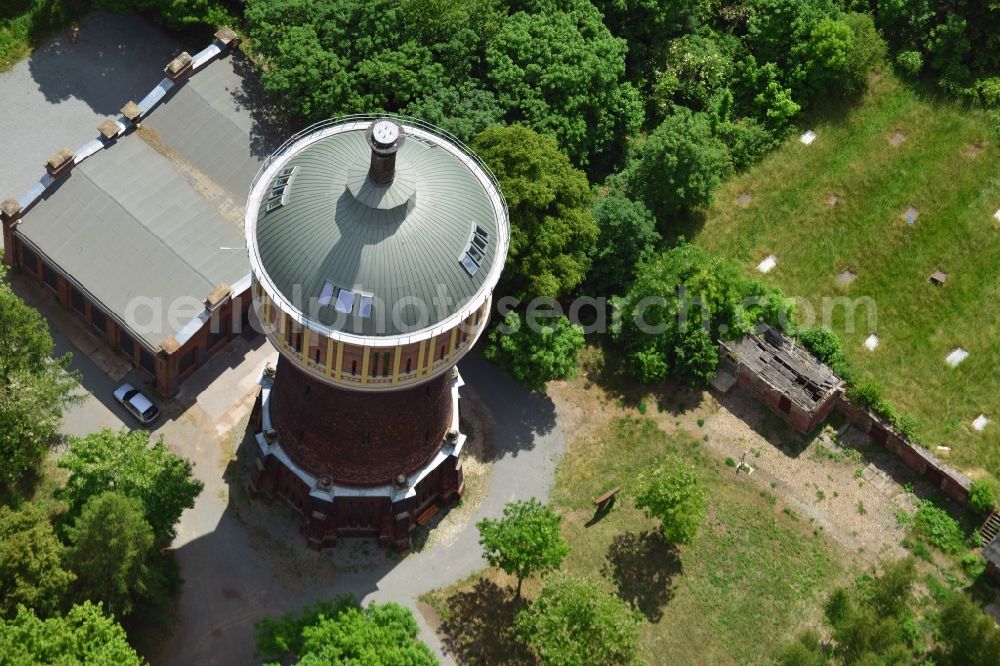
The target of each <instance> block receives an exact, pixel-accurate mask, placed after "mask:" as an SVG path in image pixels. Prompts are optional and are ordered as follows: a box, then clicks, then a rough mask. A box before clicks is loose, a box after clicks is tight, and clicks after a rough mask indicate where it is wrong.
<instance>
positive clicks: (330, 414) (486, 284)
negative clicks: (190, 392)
mask: <svg viewBox="0 0 1000 666" xmlns="http://www.w3.org/2000/svg"><path fill="white" fill-rule="evenodd" d="M246 211H247V212H246V238H247V248H248V250H249V255H250V265H251V270H252V273H253V287H252V288H253V295H254V307H255V310H256V313H257V316H258V318H259V320H260V321H261V323H262V325H263V327H264V330H265V333H266V335H267V337H268V339H269V340H270V341H271V343H272V344H273V345H274V346H275V347H276V348H277V349H278V351H279V352H280V355H279V360H278V365H277V368H276V372H275V373H274V377H273V380H271V381H264V382H263V384H264V388H263V390H262V391H261V396H260V399H259V402H258V407H257V410H256V411H255V415H254V416H255V420H254V423H256V424H258V425H259V433H258V434H257V437H256V439H257V446H258V450H257V452H256V453H257V459H256V469H255V471H254V473H253V475H252V479H251V484H250V485H251V491H252V493H253V494H254V495H255V496H256V495H263V496H265V497H268V498H281V499H283V500H284V501H286V502H287V503H288V504H289V505H290V506H291V507H292V508H293V509H295V510H296V511H297V512H298V513H299V514H300V515H301V516H302V521H303V531H304V533H305V535H306V537H307V538H308V542H309V545H310V546H311V547H315V548H322V547H325V546H332V545H334V544H335V543H336V541H337V539H338V538H340V537H377V538H378V539H379V541H380V543H382V544H384V545H386V546H390V547H396V548H406V547H408V546H409V543H410V533H411V532H412V530H413V529H414V527H415V525H416V523H417V521H418V519H420V518H421V517H426V516H428V515H429V514H430V513H433V511H434V510H435V508H436V507H439V506H442V505H445V504H448V503H450V502H453V501H455V500H456V499H457V498H458V497H459V496H460V495H461V494H462V491H463V489H464V487H463V480H462V466H461V452H462V447H463V445H464V443H465V436H464V435H463V434H462V433H461V432H460V430H459V422H460V421H459V388H460V387H461V386H462V378H461V376H460V375H459V373H458V369H457V367H456V365H455V364H456V363H457V362H458V360H459V359H460V358H462V356H464V355H465V354H466V353H467V352H468V351H469V350H470V349H471V348H472V346H473V344H474V343H475V342H476V340H477V339H478V337H479V336H480V334H481V333H482V332H483V330H484V329H485V327H486V325H487V321H488V319H489V314H490V305H491V296H492V292H493V288H494V287H495V286H496V284H497V280H498V279H499V277H500V272H501V270H502V269H503V266H504V261H505V259H506V256H507V248H508V241H509V232H510V228H509V222H508V218H507V208H506V205H505V203H504V200H503V197H502V195H501V193H500V190H499V187H498V185H497V182H496V179H495V178H494V177H493V175H492V174H491V173H490V171H489V170H488V169H487V167H486V166H485V165H484V164H483V163H482V161H481V160H479V159H478V158H477V157H476V156H475V155H474V154H473V153H472V152H471V151H470V150H469V149H468V148H466V147H465V146H463V145H462V144H461V143H460V142H459V141H458V140H456V139H454V138H453V137H450V136H448V135H447V134H445V133H444V132H442V131H441V130H438V129H436V128H434V127H431V126H429V125H426V124H424V123H421V122H418V121H414V120H411V119H404V118H398V117H374V116H359V117H350V118H345V119H341V120H336V121H328V122H324V123H320V124H319V125H315V126H313V127H310V128H308V129H307V130H305V131H303V132H301V133H299V134H297V135H295V136H293V137H292V138H291V139H289V140H288V141H287V142H286V143H285V144H284V145H283V146H282V147H281V148H279V149H278V150H277V151H276V152H275V153H274V154H273V155H272V156H271V157H270V158H268V160H267V161H266V162H265V164H264V166H263V167H262V168H261V171H260V173H259V174H258V176H257V178H256V179H255V181H254V183H253V187H252V189H251V192H250V196H249V199H248V201H247V207H246Z"/></svg>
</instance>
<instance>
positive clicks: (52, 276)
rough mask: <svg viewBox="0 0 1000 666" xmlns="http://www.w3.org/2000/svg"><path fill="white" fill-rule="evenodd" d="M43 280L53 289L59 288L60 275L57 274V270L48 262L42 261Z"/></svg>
mask: <svg viewBox="0 0 1000 666" xmlns="http://www.w3.org/2000/svg"><path fill="white" fill-rule="evenodd" d="M42 281H43V282H45V284H47V285H49V286H50V287H52V291H56V290H58V289H59V276H58V275H56V272H55V270H53V268H52V267H51V266H49V265H48V264H46V263H44V262H43V263H42Z"/></svg>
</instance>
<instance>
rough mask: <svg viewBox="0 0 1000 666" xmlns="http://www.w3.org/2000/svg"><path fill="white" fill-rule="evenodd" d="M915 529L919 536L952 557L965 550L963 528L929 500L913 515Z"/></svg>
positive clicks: (923, 501) (922, 503)
mask: <svg viewBox="0 0 1000 666" xmlns="http://www.w3.org/2000/svg"><path fill="white" fill-rule="evenodd" d="M913 529H914V531H915V532H916V534H917V536H919V537H920V538H922V539H924V540H925V541H927V542H928V543H929V544H931V545H932V546H934V547H936V548H939V549H940V550H942V551H944V552H946V553H948V554H950V555H957V554H958V553H960V552H962V550H963V549H964V548H965V535H964V534H963V533H962V527H961V526H960V525H959V524H958V522H957V521H956V520H955V519H954V518H952V517H951V516H949V515H948V513H947V512H946V511H945V510H944V509H942V508H940V507H938V506H935V505H934V503H933V502H931V501H929V500H922V501H921V502H920V506H919V508H918V509H917V512H916V513H915V514H913Z"/></svg>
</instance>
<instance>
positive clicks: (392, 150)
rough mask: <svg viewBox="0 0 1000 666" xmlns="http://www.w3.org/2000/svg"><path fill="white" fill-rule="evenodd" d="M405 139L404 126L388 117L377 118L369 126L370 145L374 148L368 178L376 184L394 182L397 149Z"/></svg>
mask: <svg viewBox="0 0 1000 666" xmlns="http://www.w3.org/2000/svg"><path fill="white" fill-rule="evenodd" d="M404 139H405V136H404V133H403V128H402V127H401V126H399V125H398V124H396V123H395V122H393V121H392V120H389V119H388V118H383V119H381V120H376V121H375V122H373V123H372V124H371V127H369V128H368V145H370V146H371V149H372V163H371V167H369V169H368V178H369V179H371V181H372V182H373V183H374V184H375V185H378V186H379V187H385V186H387V185H389V184H391V183H392V179H393V176H395V175H396V151H397V150H399V147H400V146H402V145H403V140H404Z"/></svg>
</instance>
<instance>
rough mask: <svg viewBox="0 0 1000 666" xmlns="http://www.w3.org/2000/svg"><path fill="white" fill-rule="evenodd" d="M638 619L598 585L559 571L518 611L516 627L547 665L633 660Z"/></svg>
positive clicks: (602, 664) (600, 664)
mask: <svg viewBox="0 0 1000 666" xmlns="http://www.w3.org/2000/svg"><path fill="white" fill-rule="evenodd" d="M640 619H641V616H640V615H639V613H638V612H637V611H634V610H632V609H630V608H629V607H628V605H627V604H626V603H625V602H624V601H622V600H621V599H619V598H618V597H616V596H614V595H611V594H608V593H607V592H605V591H604V590H603V589H601V588H600V587H599V586H597V585H594V584H593V583H590V582H586V581H579V580H574V579H572V578H569V577H568V576H563V575H560V576H555V577H554V578H553V579H552V580H550V581H549V582H548V583H546V585H545V589H543V590H542V593H541V595H539V597H538V599H536V600H535V602H534V603H533V604H531V606H529V607H528V608H527V609H525V610H523V611H521V612H520V613H519V614H518V617H517V630H518V633H519V634H520V635H521V636H522V637H523V638H524V640H525V641H527V642H528V643H529V644H530V645H531V646H532V648H533V649H534V651H535V653H536V654H537V655H538V658H539V661H541V663H543V664H546V665H547V666H548V665H551V666H611V665H616V664H631V663H634V662H635V660H636V652H637V650H638V646H639V623H640Z"/></svg>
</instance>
